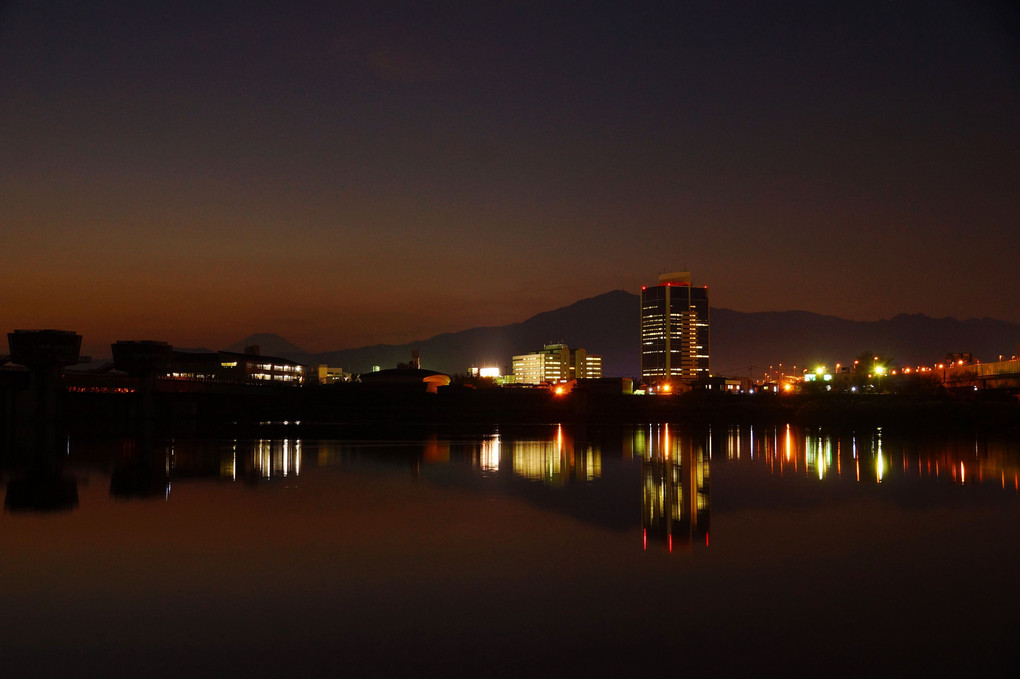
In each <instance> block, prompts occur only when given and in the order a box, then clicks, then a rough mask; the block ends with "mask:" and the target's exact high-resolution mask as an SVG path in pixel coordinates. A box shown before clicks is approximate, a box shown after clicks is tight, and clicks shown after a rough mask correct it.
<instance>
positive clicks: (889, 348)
mask: <svg viewBox="0 0 1020 679" xmlns="http://www.w3.org/2000/svg"><path fill="white" fill-rule="evenodd" d="M639 299H640V298H639V296H638V295H637V294H634V293H630V292H626V291H623V290H614V291H612V292H607V293H604V294H601V295H598V296H595V297H590V298H587V299H582V300H579V301H577V302H575V303H573V304H571V305H568V306H565V307H562V308H560V309H554V310H552V311H546V312H543V313H540V314H537V315H535V316H532V317H531V318H529V319H527V320H525V321H522V322H520V323H513V324H510V325H504V326H498V327H480V328H471V329H469V330H463V331H460V332H454V333H444V334H441V335H436V336H435V337H431V338H428V339H424V340H421V341H417V342H408V343H405V344H399V345H388V344H377V345H373V346H367V347H359V348H355V349H344V350H340V351H329V352H323V353H316V354H313V353H308V352H306V351H303V350H302V349H300V348H299V347H296V346H294V345H293V344H291V343H289V342H287V341H286V340H284V339H283V338H282V337H279V336H278V335H272V334H259V335H252V336H251V337H248V338H246V339H245V340H242V341H241V342H238V343H237V344H235V345H232V347H230V350H232V351H240V350H242V349H243V348H244V347H245V346H248V345H250V344H259V345H260V347H261V351H262V353H263V354H265V355H272V356H281V357H284V358H289V359H291V360H295V361H300V362H302V363H305V364H308V365H316V364H320V363H325V364H328V365H331V366H340V367H342V368H343V369H344V370H346V371H348V372H352V373H362V372H368V371H370V370H371V369H372V366H375V365H378V366H380V367H382V368H391V367H394V366H396V365H397V364H398V363H402V362H407V361H408V360H409V359H410V358H411V352H412V350H414V349H417V350H419V351H420V353H421V363H422V367H423V368H428V369H431V370H439V371H442V372H445V373H450V374H454V373H463V372H466V371H467V370H468V369H469V368H470V367H471V366H473V365H477V366H482V365H496V366H499V367H500V368H501V369H507V368H508V367H509V365H510V363H511V359H512V357H513V356H514V355H515V354H522V353H528V352H531V351H535V350H538V349H541V348H542V346H544V345H545V344H551V343H556V342H562V343H564V344H567V345H569V346H570V347H571V348H582V347H583V348H584V349H586V350H587V351H588V352H589V353H595V354H601V355H602V357H603V372H604V374H605V375H607V376H620V377H636V376H637V375H638V374H639V372H640V365H639V353H638V347H639V320H640V314H639ZM1018 344H1020V324H1016V323H1009V322H1006V321H999V320H995V319H989V318H981V319H969V320H964V321H960V320H957V319H955V318H931V317H929V316H925V315H923V314H900V315H898V316H896V317H894V318H891V319H887V320H881V321H852V320H847V319H843V318H838V317H836V316H826V315H823V314H815V313H811V312H807V311H766V312H753V313H746V312H740V311H733V310H731V309H722V308H718V309H716V308H713V309H712V310H711V356H712V371H713V372H714V373H716V374H723V375H732V376H747V375H748V374H751V375H754V376H760V374H761V372H762V371H764V370H765V369H767V368H768V367H769V366H777V367H778V365H779V364H783V366H784V369H786V370H792V369H793V366H794V365H796V366H797V367H798V369H801V368H804V367H808V366H813V365H816V364H819V363H821V364H825V365H829V366H831V365H833V364H835V363H837V362H842V363H847V362H849V361H852V360H853V358H854V357H855V356H858V355H860V354H861V353H862V352H864V351H874V352H876V353H880V354H882V355H884V356H891V357H893V358H894V359H895V360H896V361H897V362H900V363H903V364H918V365H926V364H931V363H934V362H937V361H939V360H941V359H942V358H944V356H945V354H946V353H947V352H971V353H973V354H974V356H975V357H976V358H978V359H980V360H983V361H990V360H997V359H998V358H999V355H1000V354H1001V355H1004V356H1005V357H1007V358H1008V357H1009V356H1012V355H1014V354H1016V353H1017V350H1018Z"/></svg>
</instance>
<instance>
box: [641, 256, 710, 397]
mask: <svg viewBox="0 0 1020 679" xmlns="http://www.w3.org/2000/svg"><path fill="white" fill-rule="evenodd" d="M708 337H709V335H708V287H707V286H694V285H691V272H690V271H677V272H673V273H667V274H662V275H660V276H659V284H658V285H655V286H646V287H642V288H641V378H642V379H643V380H646V381H655V380H680V381H684V382H694V381H696V380H700V379H702V378H706V377H708V376H709V358H708V357H709V351H708Z"/></svg>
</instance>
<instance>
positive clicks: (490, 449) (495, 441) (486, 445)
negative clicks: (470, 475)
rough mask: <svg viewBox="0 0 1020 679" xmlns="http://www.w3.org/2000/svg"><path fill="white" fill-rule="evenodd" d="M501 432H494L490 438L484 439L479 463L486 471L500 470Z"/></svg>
mask: <svg viewBox="0 0 1020 679" xmlns="http://www.w3.org/2000/svg"><path fill="white" fill-rule="evenodd" d="M499 456H500V451H499V434H493V435H492V436H491V437H490V438H487V439H485V440H484V441H482V452H481V456H480V458H481V459H480V460H479V463H480V464H481V467H482V471H484V472H498V471H499Z"/></svg>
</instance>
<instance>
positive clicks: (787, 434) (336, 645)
mask: <svg viewBox="0 0 1020 679" xmlns="http://www.w3.org/2000/svg"><path fill="white" fill-rule="evenodd" d="M273 431H274V432H278V431H280V429H279V427H277V428H274V429H273ZM294 432H295V435H294V436H293V437H289V438H288V437H278V438H272V439H257V438H256V439H251V438H239V439H225V440H187V439H184V440H173V441H149V442H145V441H141V440H133V439H129V440H122V441H105V442H88V441H75V440H71V441H69V442H68V444H67V449H66V451H65V454H64V456H63V457H62V460H61V467H60V472H59V473H60V474H61V475H63V477H64V478H69V479H72V480H73V482H74V483H75V484H76V486H77V492H78V501H77V507H75V508H73V509H68V510H64V511H49V512H39V511H27V510H21V511H18V510H16V509H15V508H9V509H8V511H6V512H5V513H4V514H3V515H0V554H2V560H0V608H2V610H3V612H4V615H3V616H2V622H0V650H2V660H0V662H2V663H3V666H4V667H5V674H9V675H10V676H15V675H16V674H26V675H35V676H38V675H40V674H42V675H55V674H60V673H66V672H81V673H85V674H88V675H93V676H145V677H151V676H166V677H169V676H175V677H177V676H213V675H223V674H226V675H232V676H233V675H240V674H242V673H243V674H246V675H249V676H283V675H293V674H295V673H298V672H307V673H315V674H316V675H318V674H323V673H331V674H335V675H338V676H339V675H340V674H341V673H343V674H345V675H347V676H351V675H354V676H365V675H378V676H391V675H394V674H397V673H410V674H412V675H414V676H417V675H427V674H442V675H446V676H522V675H530V676H536V675H537V676H548V675H555V674H562V675H569V676H576V675H577V674H578V673H579V672H580V673H588V674H591V675H594V676H609V675H618V674H619V673H621V672H634V671H639V672H640V671H660V670H666V671H675V672H684V671H691V670H694V671H707V672H711V673H713V674H716V675H718V674H735V673H740V674H749V673H756V674H757V673H764V672H765V671H766V669H768V668H772V670H770V671H769V673H770V674H772V673H775V671H774V670H775V669H776V668H779V669H780V670H782V671H784V672H788V673H791V674H795V675H801V674H806V673H808V672H811V673H824V674H837V675H861V674H876V673H877V674H886V675H888V674H900V673H901V672H902V670H903V669H904V668H906V669H908V670H909V671H911V673H934V674H937V675H946V674H955V673H959V672H962V671H967V672H980V673H984V674H987V673H991V674H1002V673H1006V672H1011V671H1012V670H1013V669H1014V668H1015V667H1016V666H1017V663H1018V661H1020V655H1018V652H1017V650H1016V649H1017V646H1016V641H1015V639H1016V638H1017V633H1018V632H1020V625H1018V623H1017V614H1018V610H1020V609H1018V604H1020V592H1018V589H1020V586H1018V584H1017V578H1016V572H1017V558H1018V556H1020V554H1018V552H1020V548H1018V545H1020V496H1018V485H1020V482H1018V476H1020V443H1018V441H1017V440H1016V439H1015V437H1013V436H1010V435H978V436H973V437H962V438H953V439H949V440H946V439H941V438H937V437H933V438H929V439H923V438H917V437H913V438H907V439H904V438H895V437H892V436H890V435H888V434H886V433H884V432H882V431H881V430H868V431H860V432H839V433H836V432H828V431H824V430H820V429H798V428H793V427H772V428H761V429H759V428H750V427H743V428H738V427H730V428H725V429H721V430H720V429H716V430H711V431H709V430H692V429H688V428H681V427H676V426H673V427H668V426H665V425H661V426H660V425H653V426H649V427H635V428H615V429H606V430H591V429H587V430H571V429H569V428H566V427H559V426H548V427H545V426H543V427H530V428H517V429H503V430H495V429H494V430H491V431H472V432H458V431H455V430H448V431H437V432H421V431H415V432H401V431H399V430H396V431H386V432H358V435H357V436H344V437H340V438H336V439H332V440H309V439H304V438H302V437H301V436H300V427H295V428H294ZM22 473H23V472H22V470H20V469H19V468H18V467H17V465H11V466H10V467H9V469H8V470H7V472H6V476H7V479H8V481H9V482H16V481H17V479H18V478H20V475H22Z"/></svg>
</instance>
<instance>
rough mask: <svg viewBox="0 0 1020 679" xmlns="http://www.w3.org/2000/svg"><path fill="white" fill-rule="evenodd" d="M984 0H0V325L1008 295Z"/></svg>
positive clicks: (1000, 122) (406, 318)
mask: <svg viewBox="0 0 1020 679" xmlns="http://www.w3.org/2000/svg"><path fill="white" fill-rule="evenodd" d="M1018 35H1020V22H1018V21H1017V14H1016V12H1015V11H1014V10H1011V9H1010V4H1009V3H987V2H945V1H942V0H923V1H922V0H917V1H914V0H908V1H903V2H891V1H883V2H871V1H864V2H853V3H826V2H817V1H816V0H815V1H804V2H749V1H747V2H725V1H705V2H680V1H675V2H661V3H660V2H591V3H578V2H564V3H557V2H548V1H540V2H498V3H488V2H478V1H477V0H475V1H472V2H420V1H419V2H406V3H392V2H377V1H374V0H368V1H366V2H335V3H330V2H321V3H315V2H293V1H290V2H277V3H270V2H215V1H208V0H207V1H202V2H165V3H139V2H127V1H124V2H116V1H108V2H107V1H102V0H96V1H94V2H71V1H67V2H48V1H45V0H37V1H31V2H29V1H25V2H0V236H2V241H0V242H2V246H0V331H2V332H4V333H6V332H8V331H10V330H13V329H15V328H41V327H56V328H63V329H72V330H77V331H78V332H80V333H82V334H83V335H84V337H85V347H84V350H85V351H86V352H89V353H93V354H97V355H103V354H105V355H108V354H109V346H108V345H109V343H110V342H111V341H114V340H117V339H159V340H164V341H169V342H171V343H173V344H174V345H176V346H182V347H189V346H191V347H195V346H205V347H210V348H214V349H215V348H223V347H225V346H227V345H229V344H232V343H234V342H236V341H238V340H240V339H242V338H243V337H245V336H246V335H248V334H250V333H253V332H275V333H279V334H280V335H283V336H284V337H286V338H287V339H289V340H291V341H292V342H294V343H296V344H298V345H300V346H302V347H303V348H305V349H308V350H310V351H325V350H332V349H341V348H347V347H354V346H361V345H366V344H374V343H402V342H410V341H414V340H417V339H424V338H427V337H430V336H432V335H435V334H438V333H442V332H452V331H457V330H462V329H466V328H470V327H474V326H482V325H503V324H507V323H513V322H517V321H521V320H524V319H526V318H528V317H529V316H531V315H533V314H535V313H539V312H542V311H546V310H550V309H554V308H557V307H560V306H563V305H566V304H569V303H571V302H574V301H576V300H578V299H581V298H585V297H591V296H594V295H598V294H601V293H603V292H607V291H610V290H614V289H625V290H629V291H632V292H637V291H638V290H639V289H640V286H641V285H642V284H647V283H653V282H655V280H656V278H657V275H658V273H659V272H662V271H672V270H677V269H685V268H686V269H690V270H692V271H693V272H694V281H695V283H698V284H707V285H709V287H710V294H711V299H712V303H713V306H717V307H726V308H731V309H736V310H739V311H766V310H787V309H802V310H807V311H813V312H819V313H825V314H832V315H837V316H842V317H845V318H853V319H861V320H877V319H880V318H888V317H891V316H893V315H895V314H898V313H904V312H905V313H924V314H928V315H931V316H955V317H957V318H971V317H981V316H991V317H995V318H1000V319H1003V320H1008V321H1012V322H1020V274H1018V272H1017V271H1018V270H1017V255H1018V252H1020V198H1018V196H1020V38H1018V37H1017V36H1018Z"/></svg>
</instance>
